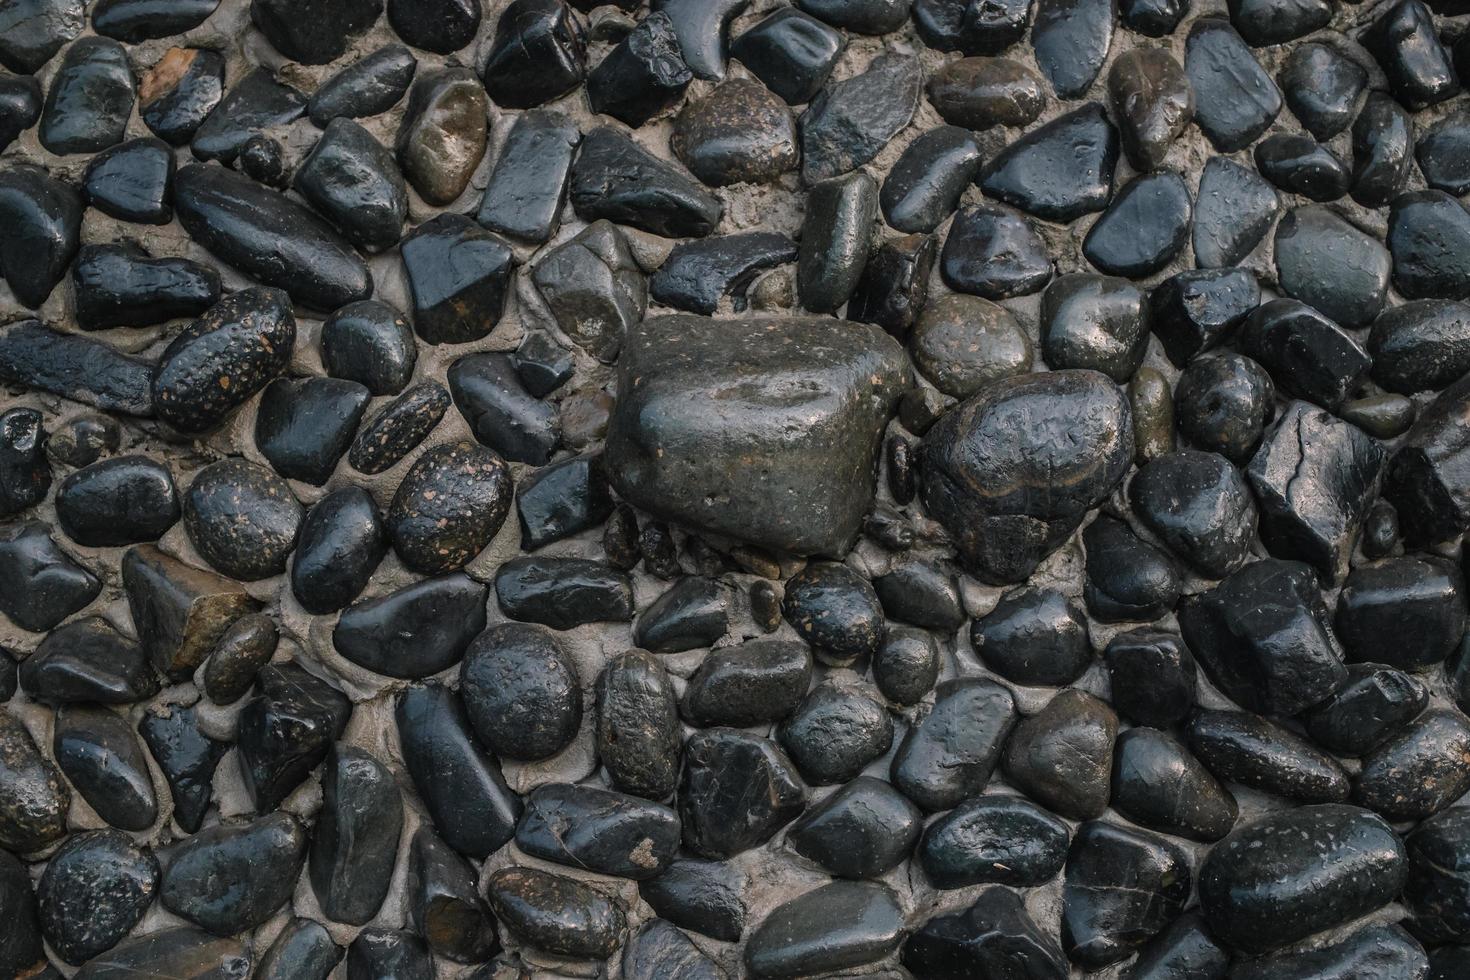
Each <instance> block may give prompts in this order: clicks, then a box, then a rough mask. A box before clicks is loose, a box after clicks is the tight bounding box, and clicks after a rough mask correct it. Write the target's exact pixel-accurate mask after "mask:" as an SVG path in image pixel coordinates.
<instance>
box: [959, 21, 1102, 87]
mask: <svg viewBox="0 0 1470 980" xmlns="http://www.w3.org/2000/svg"><path fill="white" fill-rule="evenodd" d="M967 16H974V15H972V14H968V13H967ZM1117 18H1118V15H1117V11H1116V9H1115V7H1114V5H1113V4H1112V3H1110V2H1106V0H1037V2H1036V17H1035V20H1034V22H1033V23H1032V25H1031V46H1032V47H1033V48H1035V49H1036V64H1037V66H1038V67H1039V68H1040V69H1041V73H1042V74H1043V75H1045V76H1046V77H1047V80H1048V81H1050V82H1051V87H1052V89H1053V90H1054V91H1055V92H1056V93H1057V97H1058V98H1061V99H1076V98H1080V97H1081V96H1083V95H1086V94H1087V90H1088V89H1089V88H1091V87H1092V83H1093V81H1094V80H1095V79H1096V78H1097V76H1098V73H1099V72H1101V71H1102V66H1103V62H1104V61H1106V60H1107V58H1108V49H1109V48H1110V47H1112V42H1113V28H1114V26H1115V25H1116V23H1117Z"/></svg>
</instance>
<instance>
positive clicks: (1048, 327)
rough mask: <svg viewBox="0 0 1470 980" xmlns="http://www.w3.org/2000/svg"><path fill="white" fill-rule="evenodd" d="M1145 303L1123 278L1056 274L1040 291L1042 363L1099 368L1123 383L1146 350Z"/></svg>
mask: <svg viewBox="0 0 1470 980" xmlns="http://www.w3.org/2000/svg"><path fill="white" fill-rule="evenodd" d="M1093 227H1094V228H1095V227H1097V226H1096V225H1094V226H1093ZM1144 303H1145V297H1144V294H1143V291H1142V290H1140V289H1138V288H1137V287H1136V286H1134V285H1133V284H1132V283H1129V282H1126V281H1125V280H1123V279H1119V278H1116V277H1111V276H1099V275H1095V274H1092V273H1085V272H1077V273H1069V274H1067V275H1063V276H1059V277H1057V278H1056V279H1054V280H1053V281H1052V282H1051V284H1050V285H1048V286H1047V287H1046V291H1045V292H1044V293H1042V296H1041V313H1040V319H1041V351H1042V356H1043V357H1044V358H1045V359H1046V363H1047V365H1048V366H1049V367H1051V368H1052V369H1053V370H1062V369H1087V370H1092V371H1100V372H1102V373H1103V374H1105V375H1107V376H1108V377H1109V378H1112V379H1113V380H1114V381H1116V382H1119V383H1123V382H1126V381H1127V380H1128V379H1129V378H1130V377H1132V375H1133V372H1135V371H1137V370H1138V367H1139V365H1140V364H1142V363H1143V358H1144V355H1145V354H1146V353H1147V352H1148V336H1149V334H1148V321H1147V317H1146V313H1145V306H1144Z"/></svg>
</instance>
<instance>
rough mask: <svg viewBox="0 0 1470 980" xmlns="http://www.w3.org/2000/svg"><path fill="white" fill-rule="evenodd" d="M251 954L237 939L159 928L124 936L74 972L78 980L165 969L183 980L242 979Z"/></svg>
mask: <svg viewBox="0 0 1470 980" xmlns="http://www.w3.org/2000/svg"><path fill="white" fill-rule="evenodd" d="M250 964H251V957H250V954H249V952H247V951H246V949H245V947H244V945H242V944H241V942H240V941H239V940H238V939H224V938H220V937H217V936H211V935H210V934H209V933H207V932H203V931H201V930H199V929H195V928H192V927H190V926H177V927H174V928H169V929H160V930H159V931H158V932H152V933H149V934H147V935H146V936H138V937H136V938H134V939H126V940H123V941H122V942H121V943H119V944H118V945H117V946H115V947H113V948H112V950H111V951H110V952H109V953H108V955H107V956H106V957H105V958H98V959H96V960H94V961H93V962H91V963H88V964H87V965H86V966H84V967H82V968H81V969H80V970H78V971H77V973H76V976H79V977H81V978H82V980H128V978H129V977H135V976H137V975H138V974H139V973H142V972H144V971H148V970H152V971H154V972H158V971H160V970H162V971H165V972H166V974H167V975H168V976H170V977H180V978H183V980H246V978H247V977H249V976H250Z"/></svg>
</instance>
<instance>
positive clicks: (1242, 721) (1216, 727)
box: [1188, 711, 1348, 803]
mask: <svg viewBox="0 0 1470 980" xmlns="http://www.w3.org/2000/svg"><path fill="white" fill-rule="evenodd" d="M1188 737H1189V747H1190V749H1191V750H1192V751H1193V752H1194V754H1195V755H1196V756H1198V757H1199V759H1200V761H1201V762H1203V763H1204V764H1205V767H1206V768H1208V769H1209V770H1210V771H1211V772H1212V773H1214V774H1215V775H1216V776H1217V777H1219V778H1220V779H1223V780H1228V781H1230V782H1232V783H1239V784H1240V785H1242V786H1247V787H1250V788H1251V789H1256V790H1260V791H1261V792H1263V793H1271V794H1274V795H1276V796H1281V797H1285V798H1286V799H1288V800H1293V801H1295V802H1298V803H1340V802H1342V801H1344V800H1346V799H1347V794H1348V776H1347V773H1346V772H1345V771H1344V770H1343V768H1342V766H1340V765H1338V763H1337V760H1335V759H1333V758H1332V757H1331V756H1330V755H1328V754H1326V753H1325V752H1322V751H1321V750H1319V749H1317V748H1316V747H1315V746H1313V745H1312V744H1311V743H1309V742H1307V741H1306V740H1305V739H1303V738H1301V737H1300V736H1298V735H1296V734H1294V733H1292V732H1290V731H1287V730H1286V729H1284V728H1281V727H1280V726H1278V725H1274V724H1272V723H1271V722H1269V721H1267V720H1266V719H1264V718H1261V717H1258V716H1256V715H1249V714H1244V713H1240V712H1229V711H1201V712H1199V713H1197V714H1196V715H1195V716H1194V717H1193V718H1191V719H1190V722H1189V731H1188Z"/></svg>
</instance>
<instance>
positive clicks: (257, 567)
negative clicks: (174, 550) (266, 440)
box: [184, 459, 302, 582]
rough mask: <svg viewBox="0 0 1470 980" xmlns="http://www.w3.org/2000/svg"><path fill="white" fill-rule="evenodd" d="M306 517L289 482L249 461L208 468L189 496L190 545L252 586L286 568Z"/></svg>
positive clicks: (186, 511)
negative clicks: (303, 516)
mask: <svg viewBox="0 0 1470 980" xmlns="http://www.w3.org/2000/svg"><path fill="white" fill-rule="evenodd" d="M301 517H302V507H301V504H300V503H298V502H297V500H296V497H295V496H294V495H293V494H292V493H291V488H290V487H289V486H287V484H286V481H284V480H282V479H281V478H280V477H278V476H276V475H275V474H274V473H272V472H271V471H270V470H268V469H266V468H265V467H263V466H260V465H259V464H257V463H251V462H248V461H247V460H244V459H226V460H222V461H220V462H218V463H212V464H210V465H209V466H206V467H205V468H204V469H202V470H200V471H199V473H198V474H196V475H195V477H194V482H193V483H191V484H190V485H189V489H188V491H187V492H186V493H185V494H184V530H185V531H187V532H188V534H189V541H190V543H192V544H193V545H194V548H195V550H197V551H198V552H199V554H200V555H201V556H202V557H203V558H204V560H205V561H207V562H209V564H210V566H211V567H213V568H215V569H217V570H218V571H220V572H222V573H223V574H225V575H228V576H230V577H231V578H236V579H240V580H242V581H246V582H253V581H257V580H259V579H263V578H270V577H271V576H272V575H279V574H281V573H282V572H284V571H285V570H286V559H287V558H288V557H289V556H290V554H291V550H292V549H293V548H294V547H295V546H296V533H297V530H298V528H299V527H300V524H301Z"/></svg>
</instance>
